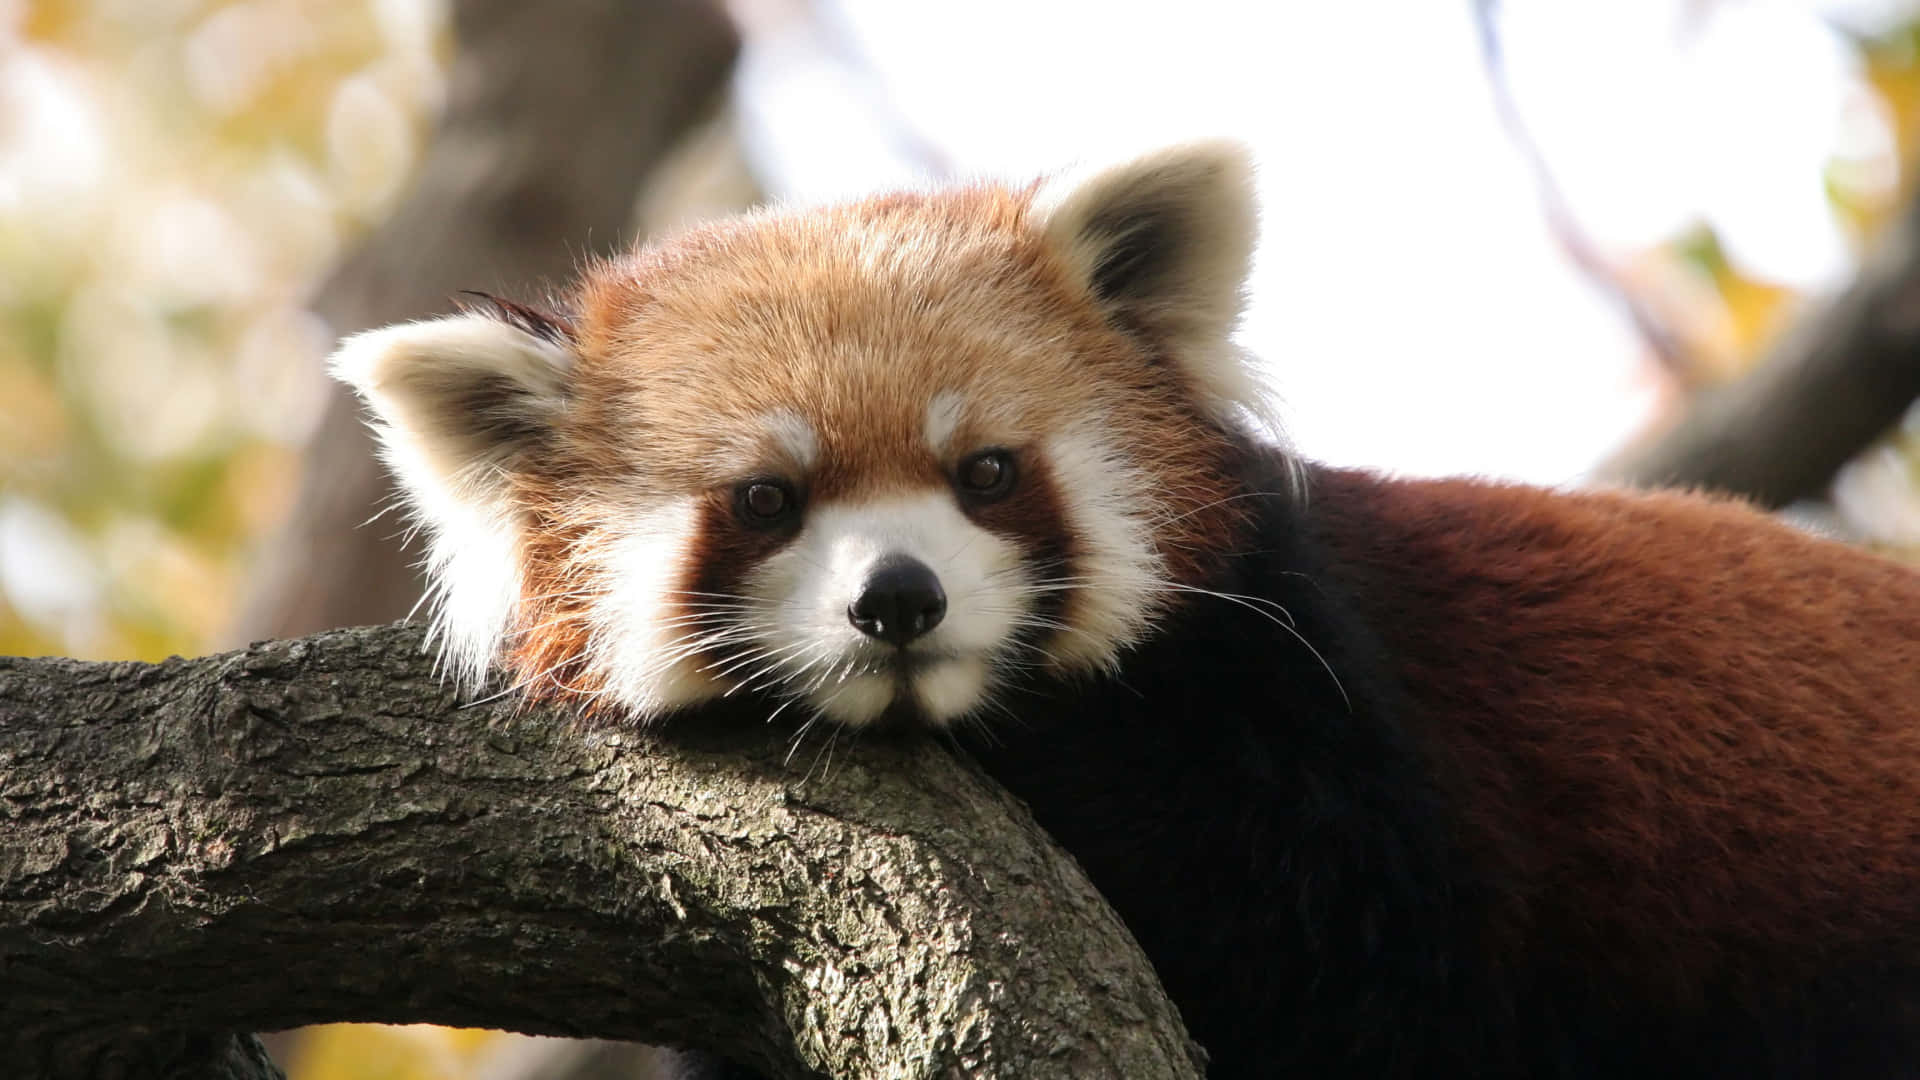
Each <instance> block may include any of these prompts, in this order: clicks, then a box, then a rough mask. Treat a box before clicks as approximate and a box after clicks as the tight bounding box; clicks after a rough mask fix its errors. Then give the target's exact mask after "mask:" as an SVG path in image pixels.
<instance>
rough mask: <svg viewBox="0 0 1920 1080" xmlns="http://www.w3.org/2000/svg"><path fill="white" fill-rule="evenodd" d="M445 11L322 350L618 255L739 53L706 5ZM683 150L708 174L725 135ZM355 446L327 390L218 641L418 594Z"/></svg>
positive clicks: (538, 288) (346, 415)
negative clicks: (417, 157) (381, 202)
mask: <svg viewBox="0 0 1920 1080" xmlns="http://www.w3.org/2000/svg"><path fill="white" fill-rule="evenodd" d="M452 17H453V28H454V36H455V47H456V50H457V52H456V56H455V59H454V62H453V67H452V70H451V72H450V76H449V83H448V101H447V110H446V114H445V116H444V117H443V118H442V119H441V121H440V124H439V127H438V128H437V130H436V132H435V134H434V136H433V138H432V140H431V142H430V143H429V145H428V147H427V150H426V154H425V157H424V159H423V160H422V162H421V166H420V169H419V171H418V173H417V175H416V177H415V179H414V181H413V184H412V186H411V188H410V189H409V191H408V193H407V194H406V195H405V196H404V198H403V199H402V200H401V202H400V203H399V205H398V206H397V207H395V209H394V211H393V213H392V215H391V217H390V218H389V219H388V220H387V221H386V222H384V223H383V224H382V225H381V226H380V227H379V228H378V229H377V230H376V231H375V232H373V233H372V234H370V235H369V236H367V237H366V238H365V241H364V242H363V243H362V244H361V245H360V247H359V248H358V250H356V251H354V252H352V253H351V254H349V255H348V256H347V257H346V258H345V259H344V260H342V262H341V263H340V265H339V266H338V267H337V268H336V269H335V270H334V272H333V273H332V275H331V276H330V277H329V278H328V279H327V280H326V282H325V283H324V284H323V285H322V286H321V287H320V290H319V292H318V293H317V294H316V296H315V297H314V300H313V304H312V306H313V309H314V310H315V311H316V312H318V313H319V314H320V315H321V316H322V317H324V318H325V319H326V321H327V323H328V324H329V326H330V327H331V329H332V330H333V331H334V333H335V334H336V335H338V336H345V335H347V334H351V333H354V332H356V331H359V330H364V329H368V328H371V327H376V326H383V325H386V324H388V323H392V322H399V321H402V320H407V319H419V318H425V317H428V316H431V315H435V314H440V313H444V312H446V311H449V310H451V308H452V300H451V298H452V297H453V296H455V295H456V294H458V293H459V292H460V291H461V290H462V289H479V290H483V291H487V292H492V293H497V294H499V295H502V296H507V297H513V298H518V299H522V300H526V301H530V302H536V303H537V302H538V301H540V300H541V299H542V298H543V297H544V295H545V294H546V292H547V290H549V289H557V288H558V287H560V286H561V285H563V284H564V283H565V282H566V281H567V280H569V279H570V278H571V277H572V276H573V273H574V271H575V269H576V268H577V266H578V265H579V264H580V262H581V261H582V260H584V259H585V258H587V257H589V256H593V255H604V254H608V253H611V252H615V251H619V250H621V249H622V248H624V247H626V246H627V245H628V244H629V243H631V242H632V240H633V239H634V234H635V230H634V218H635V207H636V202H637V200H639V199H640V197H641V195H642V193H643V191H645V190H646V189H647V187H648V182H649V180H650V178H653V177H654V176H655V175H656V174H657V173H658V172H659V171H660V170H661V167H662V165H663V163H666V162H668V161H669V160H670V159H671V158H672V157H673V156H674V154H675V152H676V150H678V149H679V148H681V147H682V146H683V145H684V144H685V143H686V140H687V138H688V136H689V134H690V133H693V132H697V131H701V130H703V129H705V128H706V127H708V126H710V125H713V124H714V123H716V118H718V117H721V116H722V110H723V104H724V101H725V97H726V91H727V86H728V79H729V76H730V74H731V72H732V68H733V62H734V59H735V57H736V55H737V53H738V51H739V45H740V42H739V37H738V35H737V33H736V32H735V30H734V28H733V26H732V24H731V23H730V21H729V20H728V18H727V17H726V15H725V13H724V12H722V11H721V10H720V9H719V8H718V6H716V5H715V4H711V3H707V2H705V0H634V2H619V0H575V2H570V3H565V4H526V3H520V2H518V0H456V2H455V3H454V4H453V7H452ZM698 146H699V149H700V152H701V153H702V154H704V155H705V156H706V157H707V158H709V159H712V158H719V159H720V160H721V162H722V165H721V166H719V167H724V161H725V159H726V150H727V146H728V144H727V140H726V139H724V138H716V137H712V136H710V137H708V138H706V139H704V140H700V141H699V143H698ZM733 160H734V161H735V162H736V163H737V160H738V159H737V155H736V157H735V158H734V159H733ZM704 167H707V168H713V167H716V166H714V165H713V164H712V163H711V162H709V163H708V164H707V165H706V166H704ZM736 172H739V173H740V174H741V175H740V177H739V178H738V179H736V181H735V182H734V184H733V188H732V190H736V191H738V192H740V194H741V196H742V199H743V201H747V200H750V199H751V198H752V195H753V190H752V187H751V184H750V182H749V181H747V180H746V179H745V178H744V172H743V170H742V169H741V168H740V167H738V166H737V165H736ZM719 190H724V187H723V188H722V189H719ZM710 193H711V192H708V194H710ZM661 202H662V200H661V199H660V198H658V197H657V196H656V197H650V198H649V199H648V200H647V203H646V204H647V205H648V206H652V207H660V204H661ZM671 209H672V208H671V207H660V212H663V213H664V212H671ZM727 209H737V207H727ZM371 447H372V443H371V440H370V439H369V438H368V436H367V433H366V430H365V428H364V426H363V424H362V422H361V418H360V414H359V411H358V409H357V407H356V405H355V403H354V401H353V399H352V397H351V395H349V394H348V393H347V392H346V391H345V390H344V389H341V388H335V389H334V391H333V395H332V398H331V399H330V401H329V403H328V406H327V411H326V414H325V419H324V420H323V421H322V423H321V426H320V429H319V430H318V432H317V433H316V434H315V436H314V438H313V441H312V443H311V445H310V447H309V449H308V451H307V463H306V468H305V475H304V479H303V480H302V483H301V490H300V494H299V496H298V499H297V502H296V504H295V507H294V510H293V513H292V515H291V518H290V520H289V522H288V523H287V525H286V526H285V527H284V528H283V530H282V531H281V532H280V534H279V535H278V536H277V537H275V538H273V539H272V541H271V542H269V543H268V544H267V545H265V546H264V548H263V551H262V562H261V564H260V566H259V568H258V571H257V575H256V577H255V579H254V581H253V583H252V585H251V586H250V588H249V589H248V595H247V598H246V601H245V603H244V605H243V609H242V612H241V615H240V617H239V618H238V620H237V621H236V623H235V625H234V627H233V630H232V633H231V634H230V635H229V638H230V641H231V642H232V643H233V644H239V643H243V642H246V641H251V640H257V639H262V638H279V637H293V636H298V635H301V634H308V633H313V632H315V631H318V630H325V629H330V628H333V627H337V626H354V625H360V624H365V623H379V622H389V621H392V620H394V619H398V618H401V617H403V616H405V615H406V614H407V612H408V611H409V610H410V609H411V608H412V607H413V606H414V604H415V602H416V601H417V600H418V599H419V596H420V580H419V577H418V575H417V574H416V572H415V570H414V568H413V566H412V565H411V562H412V558H411V556H410V555H409V554H408V553H407V552H405V551H404V550H403V547H402V543H401V538H402V534H403V533H404V531H405V527H406V526H405V522H404V520H403V519H402V518H401V516H400V513H399V512H398V511H397V510H393V509H392V499H393V490H392V488H391V486H390V485H389V483H388V481H387V478H386V476H385V474H384V472H383V470H382V469H381V468H380V466H379V464H378V463H377V462H376V461H375V460H374V457H373V454H372V452H371ZM383 511H389V512H385V513H383ZM376 515H378V520H376V521H373V522H372V523H371V524H369V520H370V519H373V518H375V517H376Z"/></svg>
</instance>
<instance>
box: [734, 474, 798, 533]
mask: <svg viewBox="0 0 1920 1080" xmlns="http://www.w3.org/2000/svg"><path fill="white" fill-rule="evenodd" d="M798 502H799V500H798V499H795V498H794V495H793V489H792V488H791V487H789V486H787V485H786V484H785V483H783V482H781V481H779V480H749V481H748V482H746V483H744V484H742V485H740V487H739V489H738V490H737V491H736V492H735V493H734V506H735V508H736V510H737V511H738V512H739V514H740V518H741V520H743V521H745V522H746V523H747V524H749V525H754V526H758V527H762V528H764V527H766V526H768V525H776V524H779V523H780V522H781V521H783V520H785V519H786V517H787V516H788V515H789V514H791V513H792V512H793V509H794V507H795V506H796V505H797V504H798Z"/></svg>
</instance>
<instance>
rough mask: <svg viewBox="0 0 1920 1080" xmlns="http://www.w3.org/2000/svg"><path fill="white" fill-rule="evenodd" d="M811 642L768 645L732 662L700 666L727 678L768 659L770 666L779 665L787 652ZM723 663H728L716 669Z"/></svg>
mask: <svg viewBox="0 0 1920 1080" xmlns="http://www.w3.org/2000/svg"><path fill="white" fill-rule="evenodd" d="M809 644H810V643H809V642H805V641H800V642H794V643H792V644H788V645H780V646H767V647H765V648H760V649H752V650H749V651H748V652H747V653H746V654H745V655H743V656H740V657H736V658H732V659H731V661H730V662H729V661H727V660H716V661H714V662H713V663H711V664H706V665H703V666H702V667H701V668H700V670H701V671H707V672H712V674H713V676H714V677H715V678H725V677H726V676H728V675H731V674H733V673H734V672H735V671H738V670H739V669H741V668H743V667H748V666H751V665H754V664H757V663H760V662H762V661H766V660H771V661H772V663H771V664H769V665H768V667H769V668H772V667H777V666H779V664H780V663H781V662H782V659H783V658H784V657H785V656H786V654H788V653H792V652H796V651H799V650H803V649H805V648H807V647H808V645H809ZM723 663H724V664H726V666H725V667H723V668H720V670H718V671H715V670H714V668H715V667H717V666H718V665H720V664H723ZM762 670H767V669H765V668H763V669H762ZM747 678H748V679H749V680H751V679H752V678H754V676H751V675H750V676H748V677H747ZM732 692H733V691H731V690H729V691H728V693H732ZM723 696H724V695H723Z"/></svg>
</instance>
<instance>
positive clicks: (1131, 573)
mask: <svg viewBox="0 0 1920 1080" xmlns="http://www.w3.org/2000/svg"><path fill="white" fill-rule="evenodd" d="M1046 445H1047V458H1048V463H1049V464H1050V465H1051V466H1052V468H1053V474H1054V477H1055V479H1056V481H1057V483H1058V485H1059V494H1060V499H1061V503H1062V507H1061V509H1062V512H1063V513H1064V514H1065V515H1066V517H1067V525H1068V527H1069V528H1070V529H1071V530H1072V532H1073V535H1074V537H1075V538H1076V539H1077V540H1078V550H1077V552H1076V553H1075V557H1074V570H1073V573H1074V576H1075V577H1076V578H1078V579H1079V580H1080V582H1081V583H1082V585H1083V587H1082V588H1078V589H1074V590H1072V591H1071V592H1069V593H1068V594H1067V595H1068V601H1067V609H1066V611H1065V612H1064V613H1063V614H1062V618H1063V620H1064V621H1065V622H1066V623H1067V625H1069V626H1070V627H1072V628H1073V629H1071V630H1067V631H1064V632H1062V633H1061V634H1059V635H1058V636H1057V637H1055V638H1054V639H1053V641H1052V642H1051V643H1049V644H1048V646H1047V651H1048V652H1049V653H1051V654H1052V657H1051V660H1052V662H1054V663H1055V664H1056V665H1058V666H1060V667H1062V668H1066V669H1069V670H1072V669H1087V668H1100V667H1111V666H1112V665H1113V664H1115V663H1116V662H1117V661H1118V659H1119V654H1120V650H1121V649H1123V648H1125V647H1126V646H1127V645H1130V644H1132V643H1133V642H1135V641H1137V640H1139V639H1140V637H1141V636H1142V635H1143V634H1145V633H1146V630H1147V627H1148V625H1149V624H1150V623H1151V622H1152V620H1153V617H1154V616H1155V615H1157V614H1158V613H1159V612H1160V611H1161V610H1162V609H1163V608H1164V607H1165V602H1166V595H1167V584H1166V582H1167V578H1166V568H1165V566H1164V565H1163V564H1162V562H1161V559H1160V555H1159V552H1158V551H1157V550H1156V549H1155V547H1154V544H1153V528H1152V524H1151V523H1152V521H1153V520H1154V519H1155V518H1156V517H1157V516H1158V515H1161V514H1165V513H1167V512H1168V511H1167V510H1166V509H1165V508H1163V507H1159V506H1156V505H1154V504H1153V502H1152V501H1151V500H1150V497H1149V494H1148V493H1150V492H1152V491H1153V485H1152V483H1151V481H1150V480H1149V479H1148V477H1147V476H1146V475H1145V474H1144V473H1143V472H1142V471H1141V470H1140V468H1139V467H1138V466H1136V465H1134V464H1133V462H1132V461H1131V460H1129V459H1128V458H1127V456H1126V455H1125V454H1124V453H1121V452H1120V451H1119V450H1118V449H1117V448H1116V447H1114V445H1113V444H1112V443H1111V442H1110V441H1109V440H1108V439H1106V438H1105V437H1104V436H1102V435H1101V434H1099V433H1098V432H1097V431H1096V430H1095V429H1094V428H1093V427H1092V425H1088V424H1082V425H1078V426H1076V427H1073V428H1070V429H1068V430H1067V431H1065V432H1063V433H1062V434H1059V435H1056V436H1054V437H1053V438H1051V439H1049V440H1047V444H1046Z"/></svg>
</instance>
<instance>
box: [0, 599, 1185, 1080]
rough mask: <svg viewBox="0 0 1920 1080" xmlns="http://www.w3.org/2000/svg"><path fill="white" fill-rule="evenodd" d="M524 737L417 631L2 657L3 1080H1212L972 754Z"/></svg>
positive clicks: (1151, 982) (1074, 874) (877, 746)
mask: <svg viewBox="0 0 1920 1080" xmlns="http://www.w3.org/2000/svg"><path fill="white" fill-rule="evenodd" d="M511 709H512V707H511V705H510V704H509V703H507V702H502V701H494V702H482V703H479V704H475V705H471V706H463V705H461V704H460V703H459V702H457V701H456V700H455V697H454V696H453V695H452V694H451V693H450V692H449V691H448V690H446V689H445V688H444V687H443V686H442V685H441V683H440V682H439V680H437V679H436V678H435V676H434V674H433V672H432V665H431V661H430V659H429V658H427V657H426V656H423V655H422V654H421V641H420V638H419V635H418V632H417V631H415V630H413V629H409V628H406V627H376V628H363V629H358V630H347V631H336V632H332V633H327V634H321V635H318V636H315V637H311V638H306V639H299V640H292V641H280V642H270V643H266V644H262V645H258V646H255V647H253V648H250V649H248V650H245V651H242V652H237V653H230V654H225V655H220V656H213V657H207V658H204V659H198V660H179V659H175V660H170V661H167V662H166V663H163V664H159V665H145V664H133V663H81V662H77V661H71V660H23V659H12V658H0V1033H4V1034H3V1035H0V1047H3V1048H4V1054H5V1057H4V1058H0V1060H4V1061H6V1062H7V1065H6V1069H7V1071H8V1073H9V1074H10V1075H56V1076H114V1075H121V1076H151V1075H164V1076H199V1075H218V1076H231V1077H241V1076H246V1077H258V1076H268V1075H273V1074H272V1072H271V1066H269V1065H267V1064H266V1063H265V1062H264V1059H259V1060H256V1059H254V1058H252V1057H250V1056H249V1054H250V1053H251V1048H250V1046H249V1043H248V1042H247V1041H246V1040H240V1039H236V1038H235V1037H233V1036H229V1035H227V1034H225V1033H227V1032H236V1031H251V1030H270V1029H277V1028H283V1027H288V1026H292V1025H298V1024H310V1023H318V1022H325V1021H337V1020H380V1021H396V1022H405V1021H433V1022H438V1023H447V1024H456V1025H467V1026H478V1027H503V1028H510V1029H514V1030H519V1031H526V1032H533V1033H542V1034H561V1035H585V1036H599V1037H606V1038H616V1039H636V1040H648V1041H655V1042H674V1043H684V1044H691V1045H698V1046H704V1047H708V1048H714V1049H719V1048H724V1049H726V1050H727V1051H728V1052H729V1053H733V1054H736V1055H741V1056H743V1058H744V1059H745V1060H748V1061H750V1062H752V1063H754V1064H756V1065H758V1066H759V1067H761V1068H764V1069H766V1070H767V1071H768V1072H770V1073H772V1074H773V1075H776V1076H783V1077H795V1078H797V1077H802V1076H808V1075H811V1072H810V1070H817V1071H819V1072H821V1073H826V1074H829V1075H833V1076H840V1077H880V1076H885V1077H933V1076H959V1077H1021V1078H1044V1077H1128V1078H1152V1077H1194V1076H1197V1075H1198V1074H1199V1070H1198V1064H1197V1061H1198V1059H1197V1055H1196V1052H1195V1051H1194V1050H1193V1048H1192V1045H1191V1043H1190V1042H1189V1041H1188V1040H1187V1038H1186V1036H1185V1034H1184V1032H1183V1030H1182V1028H1181V1027H1180V1024H1179V1020H1178V1018H1177V1016H1176V1014H1175V1012H1174V1010H1173V1008H1172V1007H1171V1006H1170V1005H1169V1004H1168V1002H1167V1001H1166V999H1165V997H1164V995H1163V993H1162V991H1161V990H1160V988H1159V985H1158V983H1157V981H1156V980H1155V979H1154V977H1153V975H1152V972H1151V968H1150V967H1149V966H1148V964H1147V962H1146V960H1145V958H1144V957H1143V956H1142V955H1141V954H1140V952H1139V950H1138V948H1137V946H1136V945H1134V943H1133V942H1132V940H1131V939H1130V938H1129V937H1128V936H1127V934H1126V932H1125V930H1124V929H1123V928H1122V927H1121V925H1120V923H1119V922H1118V920H1117V919H1116V918H1115V916H1114V915H1113V914H1112V912H1111V911H1110V910H1109V909H1108V908H1107V906H1106V904H1105V903H1104V902H1103V901H1102V900H1101V899H1100V897H1099V896H1098V894H1097V893H1096V892H1095V891H1094V890H1093V888H1092V887H1091V886H1090V885H1089V884H1088V883H1087V882H1086V880H1085V879H1084V878H1083V877H1082V875H1081V874H1080V872H1079V870H1078V868H1077V867H1076V866H1075V865H1074V863H1073V862H1072V861H1071V859H1069V858H1067V857H1066V856H1064V855H1063V854H1062V853H1061V852H1059V851H1058V849H1056V848H1055V847H1054V846H1053V845H1052V843H1051V842H1050V841H1049V840H1048V839H1047V837H1046V836H1045V835H1044V834H1043V833H1042V832H1041V831H1040V830H1039V829H1038V827H1037V826H1035V825H1034V824H1033V822H1032V821H1031V820H1030V819H1029V818H1028V817H1027V815H1026V813H1025V812H1024V810H1023V808H1022V807H1020V806H1019V805H1018V804H1017V803H1016V802H1014V801H1013V800H1012V799H1011V798H1010V797H1009V796H1007V795H1006V794H1005V793H1004V792H1003V791H1001V790H1000V789H999V788H998V787H997V785H995V784H993V783H991V782H990V781H989V780H987V779H986V778H984V777H983V776H982V775H981V774H980V773H978V772H977V771H976V770H974V769H973V768H972V767H971V766H970V765H968V764H967V763H966V762H965V760H964V759H963V758H962V757H960V756H959V755H956V754H954V753H951V752H949V751H948V750H947V749H946V748H945V747H943V746H940V745H938V744H935V743H932V742H926V741H922V742H908V743H903V742H897V741H889V740H884V739H865V740H859V741H858V743H857V744H856V745H841V746H838V747H835V748H834V749H833V751H832V760H831V764H830V765H828V764H827V763H826V762H824V761H821V762H818V763H817V764H812V765H811V767H810V763H812V762H813V761H814V757H813V755H814V752H815V750H816V749H818V747H817V745H810V746H803V747H802V748H801V751H800V753H799V754H797V755H792V756H793V762H792V763H791V764H789V762H788V757H789V750H788V747H787V745H786V742H785V740H784V739H782V738H780V737H778V736H777V735H775V734H774V733H772V732H770V731H769V729H768V728H766V726H765V725H764V724H759V723H751V724H747V725H744V726H723V725H717V724H716V725H709V726H705V727H697V726H693V725H686V726H685V727H686V730H683V731H679V732H676V733H673V737H672V738H670V739H668V740H658V739H655V738H652V737H647V736H642V735H639V734H636V733H634V732H632V731H617V730H610V729H605V728H600V729H590V730H583V729H581V728H579V727H578V726H577V725H576V724H574V723H573V722H572V721H570V720H568V719H567V718H566V717H564V716H562V715H560V714H556V713H552V712H532V713H527V714H524V715H519V716H514V715H512V712H511ZM842 742H843V743H845V742H846V740H844V739H843V740H842ZM219 1070H224V1071H219Z"/></svg>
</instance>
